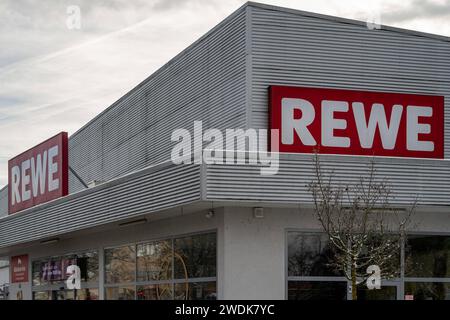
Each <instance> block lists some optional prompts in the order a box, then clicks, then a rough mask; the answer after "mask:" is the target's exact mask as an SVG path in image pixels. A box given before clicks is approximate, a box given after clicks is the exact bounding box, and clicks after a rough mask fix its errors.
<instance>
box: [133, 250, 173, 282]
mask: <svg viewBox="0 0 450 320" xmlns="http://www.w3.org/2000/svg"><path fill="white" fill-rule="evenodd" d="M172 260H173V255H172V241H159V242H151V243H145V244H139V245H138V246H137V281H152V280H153V281H158V280H169V279H172Z"/></svg>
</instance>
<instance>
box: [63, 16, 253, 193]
mask: <svg viewBox="0 0 450 320" xmlns="http://www.w3.org/2000/svg"><path fill="white" fill-rule="evenodd" d="M245 28H246V15H245V8H242V9H240V10H239V11H237V12H236V13H234V14H233V15H232V16H231V17H229V18H228V19H227V20H226V21H224V22H223V23H221V24H220V25H219V26H218V27H216V29H214V30H213V31H212V32H210V33H208V34H207V35H206V36H205V37H203V38H201V39H200V40H199V41H197V42H196V43H195V44H194V45H192V46H191V47H190V48H188V49H187V50H185V51H184V52H182V53H181V54H180V55H179V56H177V57H176V58H174V59H172V60H171V61H170V62H169V63H168V64H167V65H165V66H164V67H162V68H161V69H160V70H159V71H157V72H156V73H155V74H153V75H152V76H150V77H149V78H148V79H146V80H145V81H144V82H143V83H141V84H140V85H139V86H138V87H137V88H135V89H133V90H132V91H131V92H130V93H129V94H127V95H126V96H124V97H123V98H121V99H120V100H119V101H118V102H116V103H115V104H113V106H112V107H111V108H109V109H108V110H106V111H105V112H104V113H102V114H101V115H100V116H98V117H97V118H96V119H94V120H93V121H91V123H89V124H88V125H87V126H85V127H84V128H82V129H81V130H80V131H78V132H77V133H75V134H74V135H73V136H71V138H70V142H69V154H70V159H69V163H70V166H71V167H72V168H73V169H74V170H75V171H76V172H77V174H78V175H79V176H80V177H81V178H82V179H83V180H84V181H85V182H90V181H93V180H98V181H108V180H110V179H112V178H115V177H118V176H121V175H124V174H126V173H129V172H132V171H135V170H138V169H141V168H144V167H146V166H149V165H153V164H157V163H160V162H163V161H166V160H168V159H170V152H171V148H172V146H173V143H172V142H171V140H170V138H171V133H172V131H173V130H174V129H177V128H186V129H192V128H193V122H194V120H203V124H204V126H206V125H207V126H211V127H216V128H230V127H242V128H243V127H245V126H246V112H245V110H246V109H245V103H246V100H245V97H246V85H245V83H246V68H245V62H246V60H245V56H246V32H245ZM71 178H72V179H70V181H71V183H70V191H71V192H74V191H76V190H80V189H82V186H81V185H80V184H79V182H78V181H77V180H76V179H74V177H73V176H72V177H71Z"/></svg>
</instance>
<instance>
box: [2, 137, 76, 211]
mask: <svg viewBox="0 0 450 320" xmlns="http://www.w3.org/2000/svg"><path fill="white" fill-rule="evenodd" d="M68 157H69V156H68V138H67V132H61V133H60V134H58V135H56V136H54V137H52V138H50V139H48V140H46V141H44V142H42V143H41V144H39V145H37V146H35V147H34V148H31V149H29V150H27V151H25V152H23V153H21V154H20V155H18V156H16V157H15V158H13V159H11V160H9V162H8V212H9V214H12V213H15V212H18V211H21V210H24V209H27V208H31V207H33V206H36V205H38V204H41V203H45V202H48V201H51V200H54V199H57V198H60V197H63V196H66V195H67V194H68V191H69V190H68V189H69V183H68V181H69V178H68V176H69V167H68V165H69V164H68V161H69V160H68Z"/></svg>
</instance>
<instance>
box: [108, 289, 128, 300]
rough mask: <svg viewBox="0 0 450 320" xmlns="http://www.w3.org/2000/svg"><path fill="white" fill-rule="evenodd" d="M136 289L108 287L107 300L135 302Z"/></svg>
mask: <svg viewBox="0 0 450 320" xmlns="http://www.w3.org/2000/svg"><path fill="white" fill-rule="evenodd" d="M134 288H135V287H134V286H127V287H107V288H105V299H106V300H134V299H135V297H134V295H135V289H134Z"/></svg>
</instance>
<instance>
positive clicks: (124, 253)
mask: <svg viewBox="0 0 450 320" xmlns="http://www.w3.org/2000/svg"><path fill="white" fill-rule="evenodd" d="M216 237H217V236H216V233H205V234H198V235H192V236H186V237H180V238H173V239H167V240H159V241H151V242H146V243H140V244H137V245H135V246H134V245H133V246H124V247H119V248H112V249H107V250H105V285H106V288H105V290H106V295H107V299H112V300H114V299H134V298H136V299H138V300H169V299H214V298H215V297H216V295H217V294H216V279H215V277H216V267H217V266H216V260H217V252H216V251H217V249H216V247H217V241H216ZM134 249H136V250H134ZM135 273H136V279H134V274H135ZM180 280H182V281H181V282H180ZM121 285H124V286H123V287H122V286H121ZM131 289H132V290H133V293H132V294H131V291H129V290H131ZM134 290H135V291H134ZM134 292H136V295H134Z"/></svg>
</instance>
